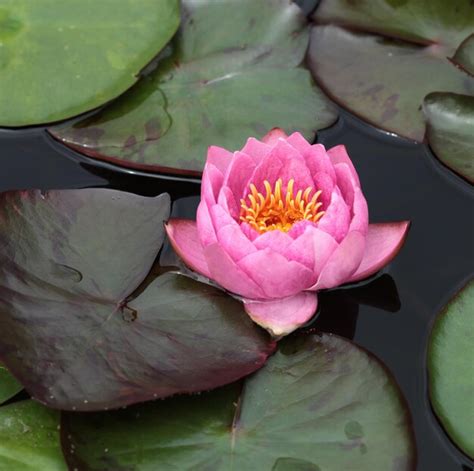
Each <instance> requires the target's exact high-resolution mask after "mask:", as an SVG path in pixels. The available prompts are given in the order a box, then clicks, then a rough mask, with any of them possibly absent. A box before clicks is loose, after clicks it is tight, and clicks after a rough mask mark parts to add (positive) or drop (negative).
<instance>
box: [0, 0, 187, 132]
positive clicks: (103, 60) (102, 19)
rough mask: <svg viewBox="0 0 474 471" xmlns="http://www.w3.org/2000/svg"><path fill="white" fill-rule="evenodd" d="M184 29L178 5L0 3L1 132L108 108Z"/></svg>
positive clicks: (113, 0) (138, 0) (71, 0)
mask: <svg viewBox="0 0 474 471" xmlns="http://www.w3.org/2000/svg"><path fill="white" fill-rule="evenodd" d="M178 25H179V2H178V0H160V1H158V2H157V1H156V0H100V1H97V0H67V1H64V2H58V1H56V0H34V1H32V0H0V44H1V47H0V125H1V126H25V125H31V124H40V123H46V122H52V121H57V120H60V119H65V118H70V117H72V116H76V115H78V114H80V113H83V112H85V111H88V110H90V109H93V108H96V107H97V106H100V105H103V104H104V103H106V102H107V101H109V100H111V99H113V98H115V97H117V96H118V95H120V94H121V93H123V92H124V91H125V90H127V89H128V88H129V87H130V86H132V85H133V84H134V83H135V82H136V81H137V77H138V75H139V72H140V71H141V69H142V68H143V67H144V66H145V65H147V64H148V62H149V61H150V60H151V59H153V57H154V56H155V55H156V54H158V52H159V51H160V50H161V49H162V48H163V47H164V46H165V45H166V43H167V42H168V41H169V40H170V39H171V37H172V36H173V34H174V32H175V31H176V29H177V28H178Z"/></svg>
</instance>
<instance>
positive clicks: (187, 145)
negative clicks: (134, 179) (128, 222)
mask: <svg viewBox="0 0 474 471" xmlns="http://www.w3.org/2000/svg"><path fill="white" fill-rule="evenodd" d="M182 9H183V22H182V25H181V29H180V32H179V34H178V35H177V37H176V39H175V40H174V42H173V47H172V50H171V49H170V51H168V53H169V55H168V57H164V58H163V60H162V62H161V63H160V65H159V67H158V68H157V69H156V70H155V71H154V72H153V73H152V74H151V75H150V76H149V77H147V78H145V79H143V80H142V81H141V82H140V83H139V84H138V85H137V86H136V87H134V88H133V89H132V90H131V91H130V92H128V93H127V94H125V95H124V96H123V97H121V98H120V99H119V100H117V101H116V102H114V103H113V104H111V105H110V106H108V107H106V108H105V109H104V110H103V111H101V112H100V113H98V114H96V115H94V116H92V117H89V118H86V119H83V120H80V121H78V122H76V123H74V124H68V123H66V124H65V125H61V126H59V127H55V128H52V129H51V130H50V132H51V133H52V134H53V135H54V136H55V137H56V138H57V139H59V140H61V141H63V142H65V143H66V144H68V145H70V146H72V147H73V148H75V149H77V150H79V151H80V152H83V153H85V154H87V155H89V156H91V157H96V158H99V159H103V160H108V161H111V162H114V163H117V164H119V165H124V166H127V167H133V168H139V169H149V170H154V171H165V172H174V173H188V174H199V173H201V172H202V169H203V167H204V162H205V159H206V151H207V148H208V146H209V145H211V144H213V145H218V146H223V147H226V148H228V149H239V148H241V147H242V146H243V144H244V143H245V140H246V139H247V137H248V136H257V137H262V136H263V135H264V134H266V133H267V132H268V131H269V130H270V129H272V128H273V127H276V126H278V127H281V128H283V129H285V130H286V131H287V132H288V133H290V132H292V131H295V130H298V131H301V132H302V133H303V134H304V135H305V137H307V138H309V139H312V138H313V136H314V132H315V130H316V129H320V128H323V127H327V126H329V125H330V124H332V123H333V122H334V121H335V119H336V113H335V110H334V108H333V107H332V105H330V104H329V101H328V100H327V99H326V98H325V97H324V95H323V94H322V92H321V91H319V89H317V88H316V87H315V85H314V84H313V82H312V79H311V76H310V74H309V72H308V71H307V70H305V69H303V68H300V67H298V66H299V64H300V63H301V62H302V60H303V58H304V54H305V51H306V48H307V45H308V25H307V22H306V18H305V17H304V15H303V14H302V13H301V11H300V10H299V8H298V7H297V6H296V5H295V4H293V3H292V2H289V1H288V0H227V1H225V2H218V1H211V0H202V1H199V2H196V1H194V0H184V1H183V2H182Z"/></svg>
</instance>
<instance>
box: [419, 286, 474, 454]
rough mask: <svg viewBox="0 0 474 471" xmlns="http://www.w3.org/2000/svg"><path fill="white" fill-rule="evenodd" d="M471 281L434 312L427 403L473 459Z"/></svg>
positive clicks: (473, 289)
mask: <svg viewBox="0 0 474 471" xmlns="http://www.w3.org/2000/svg"><path fill="white" fill-rule="evenodd" d="M473 338H474V281H470V282H469V283H468V284H467V285H466V286H465V287H464V288H463V289H462V290H461V291H460V292H459V293H458V294H457V295H456V296H455V297H454V298H453V299H451V301H450V302H449V303H448V304H447V305H446V307H445V308H444V309H443V310H442V312H441V313H440V314H439V315H438V318H437V319H436V322H435V324H434V326H433V330H432V331H431V336H430V342H429V347H428V374H429V387H430V396H431V403H432V404H433V409H434V411H435V413H436V415H437V416H438V418H439V420H440V421H441V423H442V425H443V427H444V428H445V430H446V432H447V433H448V435H449V436H450V437H451V438H452V440H453V441H454V443H456V445H458V446H459V447H460V448H461V449H462V450H463V451H464V452H465V453H466V454H467V455H468V456H469V457H470V458H471V459H474V399H473V398H474V363H473V358H474V343H473V341H472V339H473Z"/></svg>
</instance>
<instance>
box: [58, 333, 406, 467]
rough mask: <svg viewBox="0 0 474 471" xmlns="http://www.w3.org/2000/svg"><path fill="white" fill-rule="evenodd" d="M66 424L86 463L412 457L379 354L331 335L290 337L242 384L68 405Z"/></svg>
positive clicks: (230, 463)
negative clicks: (91, 409) (84, 408)
mask: <svg viewBox="0 0 474 471" xmlns="http://www.w3.org/2000/svg"><path fill="white" fill-rule="evenodd" d="M62 426H63V434H64V435H63V437H66V438H65V440H64V442H63V446H64V451H65V455H66V459H67V460H68V463H69V465H70V466H71V468H74V466H78V464H81V466H82V468H81V469H84V470H88V471H105V470H110V469H114V470H122V469H123V470H125V469H132V468H133V469H134V470H135V471H142V470H155V469H157V470H158V469H159V470H163V471H165V470H172V469H173V470H175V469H212V470H214V471H218V470H230V469H234V470H246V469H248V470H250V469H259V470H268V471H270V470H273V471H283V470H286V471H289V470H291V471H293V470H308V471H316V470H318V471H321V470H346V469H347V470H348V469H351V470H353V471H367V470H392V469H393V470H397V471H405V470H411V469H414V466H415V456H414V454H415V452H414V444H413V433H412V430H411V427H410V419H409V416H408V412H407V410H406V408H405V405H404V403H403V400H401V397H400V393H399V391H398V389H397V387H396V385H395V384H394V382H393V381H392V379H391V378H390V377H389V376H388V375H387V373H386V371H385V369H384V368H383V367H382V366H381V365H380V363H379V362H378V361H377V360H375V359H374V358H373V357H372V356H370V355H368V354H367V353H366V352H365V351H363V350H362V349H360V348H359V347H357V346H355V345H354V344H352V343H351V342H349V341H347V340H343V339H342V338H338V337H335V336H330V335H322V336H317V335H314V336H303V335H300V336H296V337H293V338H291V339H290V338H289V339H285V340H284V341H282V342H281V343H280V349H279V351H278V352H277V353H276V354H275V355H274V356H273V357H271V358H270V360H269V361H268V363H267V364H266V365H265V367H263V368H262V369H261V370H260V371H259V372H257V373H256V374H255V375H253V376H251V377H249V378H248V379H247V380H246V381H245V384H244V386H243V389H241V390H240V387H239V385H232V386H231V387H226V388H224V389H220V390H217V391H213V392H211V393H207V394H204V395H201V396H199V397H188V398H186V397H179V398H172V399H170V400H167V401H164V402H162V401H160V402H155V403H150V404H146V405H142V406H140V407H133V408H129V409H127V410H125V411H117V412H114V413H100V414H99V413H97V414H92V415H91V414H64V415H63V420H62ZM72 447H73V448H74V450H75V453H74V454H73V455H71V454H68V453H67V451H68V450H69V449H71V448H72Z"/></svg>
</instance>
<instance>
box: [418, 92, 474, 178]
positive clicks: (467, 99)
mask: <svg viewBox="0 0 474 471" xmlns="http://www.w3.org/2000/svg"><path fill="white" fill-rule="evenodd" d="M423 112H424V113H425V116H426V121H427V123H428V125H427V138H428V141H429V144H430V146H431V148H432V150H433V152H434V153H435V154H436V156H437V157H438V158H439V160H441V162H443V163H444V164H445V165H447V166H448V167H449V168H451V169H452V170H454V171H455V172H456V173H458V174H460V175H462V176H463V177H464V178H466V179H467V180H469V181H470V182H471V183H474V96H467V95H456V94H454V93H430V94H429V95H428V96H427V97H426V98H425V101H424V102H423Z"/></svg>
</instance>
